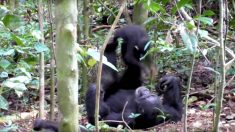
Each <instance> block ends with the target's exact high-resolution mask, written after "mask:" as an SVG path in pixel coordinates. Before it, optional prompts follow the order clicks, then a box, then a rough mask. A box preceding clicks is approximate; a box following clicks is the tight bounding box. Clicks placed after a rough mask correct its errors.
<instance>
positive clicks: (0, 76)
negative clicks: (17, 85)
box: [0, 72, 8, 78]
mask: <svg viewBox="0 0 235 132" xmlns="http://www.w3.org/2000/svg"><path fill="white" fill-rule="evenodd" d="M7 77H8V73H7V72H1V74H0V78H7Z"/></svg>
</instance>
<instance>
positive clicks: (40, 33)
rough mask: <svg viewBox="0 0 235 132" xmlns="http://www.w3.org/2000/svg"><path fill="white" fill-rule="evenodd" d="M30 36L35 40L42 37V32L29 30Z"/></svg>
mask: <svg viewBox="0 0 235 132" xmlns="http://www.w3.org/2000/svg"><path fill="white" fill-rule="evenodd" d="M31 34H32V36H34V37H35V38H36V39H37V40H41V39H42V37H43V36H42V32H41V31H40V30H33V31H32V32H31Z"/></svg>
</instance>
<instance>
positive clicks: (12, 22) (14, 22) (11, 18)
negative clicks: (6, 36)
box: [2, 15, 23, 30]
mask: <svg viewBox="0 0 235 132" xmlns="http://www.w3.org/2000/svg"><path fill="white" fill-rule="evenodd" d="M2 21H3V23H4V25H5V26H6V27H7V28H9V29H11V30H15V29H16V28H19V27H20V26H22V25H23V21H22V19H21V18H20V17H19V16H16V15H6V16H5V17H4V18H3V20H2Z"/></svg>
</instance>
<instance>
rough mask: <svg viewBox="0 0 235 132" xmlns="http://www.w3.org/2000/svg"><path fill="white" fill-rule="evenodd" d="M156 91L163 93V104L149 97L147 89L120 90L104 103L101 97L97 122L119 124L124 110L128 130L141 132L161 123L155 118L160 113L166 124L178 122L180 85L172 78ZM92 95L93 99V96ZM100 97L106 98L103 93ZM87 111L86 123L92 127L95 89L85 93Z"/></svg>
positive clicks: (180, 114)
mask: <svg viewBox="0 0 235 132" xmlns="http://www.w3.org/2000/svg"><path fill="white" fill-rule="evenodd" d="M156 89H157V90H158V91H159V90H162V89H164V90H162V92H161V94H163V102H161V101H160V99H159V96H157V95H154V94H152V93H151V92H150V91H149V90H148V89H147V88H145V87H139V88H137V89H136V90H130V89H129V90H127V89H119V90H118V91H117V92H116V93H114V94H112V95H110V97H109V98H108V99H106V100H103V99H102V98H103V96H101V98H100V104H101V107H100V119H103V120H117V121H123V120H122V112H123V109H124V105H125V103H126V102H128V103H127V106H126V108H125V109H124V115H123V118H124V121H125V122H126V123H127V124H128V126H130V127H132V128H135V129H143V128H147V127H151V126H154V125H156V124H159V123H162V122H163V121H164V120H163V119H162V118H157V115H159V114H160V113H165V114H166V115H167V118H166V120H172V121H179V120H180V119H181V116H182V100H181V97H180V89H181V86H180V82H179V80H178V79H177V78H176V77H174V76H165V77H163V78H162V79H161V80H160V82H159V84H158V85H156ZM92 94H93V96H92ZM102 94H105V93H103V92H102ZM87 95H89V96H88V99H87V100H86V109H87V110H92V111H87V115H88V121H89V122H90V123H94V109H95V105H94V104H95V102H94V101H95V99H92V97H93V98H95V87H91V88H90V91H88V93H87ZM131 113H139V114H140V116H138V117H137V118H130V117H129V116H130V115H131ZM108 124H109V125H110V126H117V124H118V123H114V122H108Z"/></svg>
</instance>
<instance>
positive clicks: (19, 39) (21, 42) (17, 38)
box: [11, 33, 24, 46]
mask: <svg viewBox="0 0 235 132" xmlns="http://www.w3.org/2000/svg"><path fill="white" fill-rule="evenodd" d="M11 37H12V39H13V40H14V41H15V42H16V44H17V45H20V46H23V45H24V43H23V41H22V39H21V38H20V37H18V36H16V35H15V34H13V33H12V34H11Z"/></svg>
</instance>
